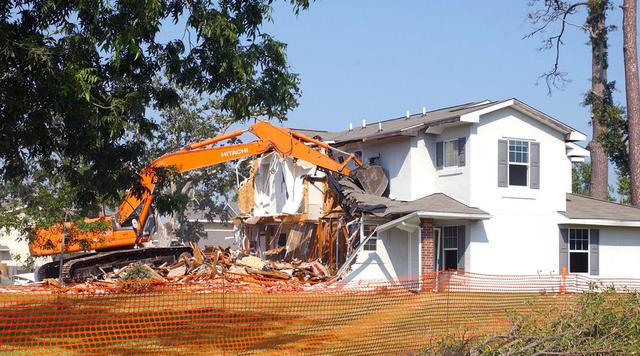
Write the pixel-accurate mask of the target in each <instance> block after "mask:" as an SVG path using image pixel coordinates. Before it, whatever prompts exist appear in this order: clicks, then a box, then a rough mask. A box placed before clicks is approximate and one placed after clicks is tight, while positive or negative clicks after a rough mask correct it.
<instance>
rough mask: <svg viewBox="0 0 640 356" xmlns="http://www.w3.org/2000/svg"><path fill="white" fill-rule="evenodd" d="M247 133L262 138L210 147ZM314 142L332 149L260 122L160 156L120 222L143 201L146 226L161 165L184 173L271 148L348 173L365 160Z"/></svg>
mask: <svg viewBox="0 0 640 356" xmlns="http://www.w3.org/2000/svg"><path fill="white" fill-rule="evenodd" d="M245 132H250V133H252V134H253V135H255V136H256V137H257V138H258V140H256V141H253V142H249V143H243V144H237V145H227V146H214V147H210V146H211V145H213V144H215V143H217V142H220V141H224V140H228V139H231V138H234V137H238V136H240V135H242V134H243V133H245ZM311 145H315V146H319V147H322V148H326V149H330V148H331V147H329V145H327V144H326V143H324V142H322V141H318V140H315V139H313V138H311V137H308V136H306V135H303V134H301V133H298V132H295V131H293V130H290V129H286V128H283V127H278V126H275V125H272V124H270V123H269V122H267V121H259V122H257V123H255V124H253V125H251V126H250V127H249V128H248V129H246V130H237V131H233V132H231V133H228V134H225V135H221V136H217V137H213V138H210V139H207V140H204V141H201V142H197V143H193V144H190V145H188V146H186V147H184V148H183V149H181V150H180V151H177V152H172V153H168V154H165V155H163V156H161V157H159V158H158V159H156V160H155V161H153V162H152V163H151V164H150V165H149V167H147V168H145V169H144V170H143V171H142V173H141V174H140V185H141V186H142V188H143V189H142V190H143V192H142V194H140V193H139V191H138V192H136V191H134V190H133V189H132V190H131V191H130V192H129V194H128V195H127V197H126V199H125V200H124V201H123V202H122V204H121V205H120V207H119V208H118V214H117V222H118V223H119V224H122V223H123V222H124V221H126V220H127V219H129V218H130V217H131V215H132V214H133V213H134V211H135V210H136V209H137V208H138V207H139V206H140V204H142V209H141V210H140V214H139V215H138V222H139V224H140V226H144V224H145V222H146V220H147V218H148V215H149V210H150V208H151V203H152V201H153V189H154V187H155V183H156V179H157V177H156V173H155V168H159V167H175V168H176V169H177V172H178V173H183V172H187V171H190V170H194V169H200V168H205V167H209V166H212V165H215V164H219V163H223V162H227V161H232V160H236V159H239V158H243V157H247V156H253V155H258V154H261V153H265V152H268V151H276V152H279V153H281V154H283V155H285V156H289V157H294V158H298V159H301V160H304V161H306V162H309V163H312V164H315V165H316V166H319V167H322V168H324V169H327V170H329V171H332V172H337V173H341V174H345V175H348V174H349V173H350V172H351V171H350V169H349V168H348V167H347V164H348V163H349V162H350V161H351V160H354V162H356V164H357V165H359V166H362V163H361V162H360V161H358V159H357V158H356V157H355V156H353V155H351V154H348V153H346V152H343V153H344V154H345V155H346V156H347V157H348V158H347V159H346V160H345V161H343V162H342V163H340V162H337V161H335V160H334V159H332V158H331V157H329V156H327V155H326V154H324V153H322V152H320V151H319V150H318V149H315V148H313V147H312V146H311Z"/></svg>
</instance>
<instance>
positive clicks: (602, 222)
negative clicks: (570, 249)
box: [559, 217, 640, 227]
mask: <svg viewBox="0 0 640 356" xmlns="http://www.w3.org/2000/svg"><path fill="white" fill-rule="evenodd" d="M559 224H560V225H580V226H583V225H592V226H621V227H640V220H636V221H631V220H609V219H570V218H567V217H565V219H563V220H562V221H561V222H560V223H559Z"/></svg>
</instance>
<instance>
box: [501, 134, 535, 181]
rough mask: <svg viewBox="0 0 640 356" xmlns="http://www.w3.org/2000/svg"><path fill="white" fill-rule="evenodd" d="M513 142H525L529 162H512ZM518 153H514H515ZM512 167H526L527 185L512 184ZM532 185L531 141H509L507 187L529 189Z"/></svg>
mask: <svg viewBox="0 0 640 356" xmlns="http://www.w3.org/2000/svg"><path fill="white" fill-rule="evenodd" d="M511 142H524V143H526V144H527V162H526V163H524V162H515V161H514V162H512V161H511ZM515 152H516V151H514V153H515ZM511 165H514V166H526V167H527V173H526V176H525V179H526V183H525V184H524V185H520V184H511ZM530 185H531V141H530V140H524V139H515V138H513V139H511V138H509V139H507V186H508V187H529V186H530Z"/></svg>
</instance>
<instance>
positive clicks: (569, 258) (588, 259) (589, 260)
mask: <svg viewBox="0 0 640 356" xmlns="http://www.w3.org/2000/svg"><path fill="white" fill-rule="evenodd" d="M571 230H587V249H586V250H572V249H571ZM567 245H568V246H567V270H568V271H569V273H571V274H584V275H588V274H590V273H591V229H588V228H584V227H577V228H576V227H570V228H567ZM572 252H574V253H586V254H587V271H586V272H573V271H571V253H572Z"/></svg>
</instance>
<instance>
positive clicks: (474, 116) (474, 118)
mask: <svg viewBox="0 0 640 356" xmlns="http://www.w3.org/2000/svg"><path fill="white" fill-rule="evenodd" d="M514 104H515V102H514V100H513V99H509V100H506V101H503V102H501V103H498V104H496V105H491V106H489V107H486V108H484V109H481V110H478V111H473V112H470V113H468V114H464V115H462V116H460V121H462V122H471V123H478V122H480V115H484V114H487V113H490V112H493V111H496V110H500V109H504V108H508V107H510V106H513V105H514Z"/></svg>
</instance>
